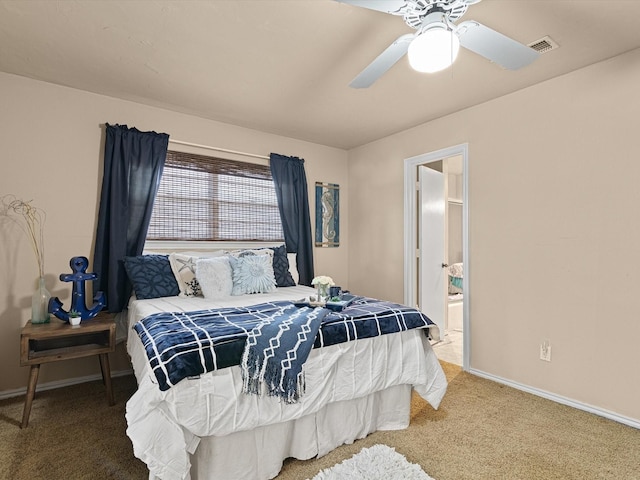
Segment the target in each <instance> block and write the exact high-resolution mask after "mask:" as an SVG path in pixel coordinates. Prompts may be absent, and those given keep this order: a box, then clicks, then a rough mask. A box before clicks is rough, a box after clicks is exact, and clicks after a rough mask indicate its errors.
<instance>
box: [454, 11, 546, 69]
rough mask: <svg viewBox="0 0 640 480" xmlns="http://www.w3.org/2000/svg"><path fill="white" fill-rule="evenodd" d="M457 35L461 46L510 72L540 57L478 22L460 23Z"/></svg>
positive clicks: (529, 49)
mask: <svg viewBox="0 0 640 480" xmlns="http://www.w3.org/2000/svg"><path fill="white" fill-rule="evenodd" d="M456 34H457V35H458V38H460V45H462V46H463V47H465V48H466V49H468V50H471V51H472V52H474V53H477V54H478V55H481V56H483V57H484V58H486V59H488V60H491V61H492V62H494V63H497V64H498V65H501V66H503V67H504V68H507V69H509V70H518V69H519V68H522V67H525V66H527V65H529V64H530V63H531V62H533V61H534V60H535V59H536V58H538V57H539V56H540V54H539V53H538V52H536V51H535V50H533V49H532V48H529V47H527V46H526V45H523V44H522V43H519V42H516V41H515V40H513V39H511V38H509V37H507V36H506V35H503V34H501V33H499V32H496V31H495V30H492V29H491V28H489V27H485V26H484V25H482V24H481V23H478V22H474V21H468V22H462V23H459V24H458V26H457V28H456Z"/></svg>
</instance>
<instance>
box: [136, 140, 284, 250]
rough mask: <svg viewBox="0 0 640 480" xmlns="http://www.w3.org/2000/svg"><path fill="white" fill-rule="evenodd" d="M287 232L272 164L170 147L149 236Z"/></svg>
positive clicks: (204, 237) (220, 237)
mask: <svg viewBox="0 0 640 480" xmlns="http://www.w3.org/2000/svg"><path fill="white" fill-rule="evenodd" d="M283 238H284V235H283V233H282V223H281V221H280V213H279V210H278V200H277V198H276V191H275V187H274V184H273V179H272V178H271V170H270V168H269V166H267V165H259V164H255V163H247V162H238V161H234V160H226V159H221V158H215V157H208V156H204V155H196V154H191V153H183V152H173V151H169V152H167V161H166V163H165V166H164V171H163V173H162V179H161V180H160V187H159V189H158V195H157V196H156V200H155V203H154V206H153V213H152V215H151V223H150V225H149V231H148V233H147V240H187V241H234V242H242V241H254V242H255V241H258V242H260V241H264V242H280V241H283Z"/></svg>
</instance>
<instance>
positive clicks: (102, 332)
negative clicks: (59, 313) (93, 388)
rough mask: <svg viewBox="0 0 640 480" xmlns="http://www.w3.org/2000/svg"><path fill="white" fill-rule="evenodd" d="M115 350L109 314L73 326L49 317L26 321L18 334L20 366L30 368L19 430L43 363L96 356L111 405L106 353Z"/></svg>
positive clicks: (26, 420)
mask: <svg viewBox="0 0 640 480" xmlns="http://www.w3.org/2000/svg"><path fill="white" fill-rule="evenodd" d="M115 349H116V323H115V321H114V320H113V316H112V315H111V314H109V313H99V314H98V315H97V316H96V317H94V318H92V319H89V320H83V321H82V323H81V324H80V325H78V326H76V327H74V326H71V325H70V324H68V323H64V322H63V321H61V320H59V319H57V318H55V317H52V318H51V321H50V323H43V324H36V325H32V324H31V321H29V322H28V323H27V324H26V325H25V326H24V328H23V329H22V333H21V334H20V365H21V366H27V365H29V366H31V371H30V373H29V387H28V389H27V398H26V400H25V402H24V412H23V414H22V425H21V428H26V427H27V426H28V425H29V414H30V413H31V404H32V403H33V396H34V395H35V393H36V384H37V383H38V373H39V372H40V365H41V364H43V363H49V362H57V361H60V360H69V359H72V358H81V357H89V356H91V355H98V356H99V358H100V369H101V370H102V380H103V381H104V384H105V387H106V390H107V401H108V402H109V405H113V404H114V401H113V390H112V388H111V368H110V367H109V355H108V354H109V352H114V351H115Z"/></svg>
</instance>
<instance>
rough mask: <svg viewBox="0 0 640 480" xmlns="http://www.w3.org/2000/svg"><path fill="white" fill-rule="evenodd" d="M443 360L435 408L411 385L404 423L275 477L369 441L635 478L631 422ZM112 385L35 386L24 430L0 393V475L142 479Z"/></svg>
mask: <svg viewBox="0 0 640 480" xmlns="http://www.w3.org/2000/svg"><path fill="white" fill-rule="evenodd" d="M441 363H442V365H443V367H444V369H445V373H446V374H447V378H448V379H449V388H448V391H447V394H446V395H445V397H444V399H443V401H442V405H441V406H440V409H439V410H437V411H436V410H433V409H432V408H431V407H430V406H429V405H428V404H427V403H426V402H425V401H424V400H422V399H421V398H420V397H419V396H417V395H414V397H413V401H412V413H411V425H410V426H409V428H408V429H406V430H401V431H391V432H375V433H373V434H371V435H369V436H368V437H366V438H364V439H362V440H358V441H356V442H355V443H354V444H352V445H343V446H341V447H339V448H337V449H336V450H334V451H332V452H330V453H329V454H328V455H326V456H324V457H322V458H319V459H313V460H307V461H300V460H294V459H288V460H286V461H285V464H284V466H283V469H282V471H281V473H280V475H279V476H278V477H277V480H304V479H308V478H313V477H314V476H315V475H316V474H317V473H318V472H320V471H321V470H323V469H326V468H329V467H331V466H333V465H335V464H337V463H340V462H342V461H343V460H345V459H347V458H350V457H351V456H353V455H354V454H356V453H358V452H359V451H360V450H362V449H363V448H365V447H371V446H373V445H375V444H382V445H388V446H390V447H393V448H395V450H396V451H397V452H398V453H400V454H401V455H404V456H405V457H406V459H407V460H408V461H409V462H411V463H416V464H418V465H420V466H421V467H422V469H423V470H424V471H425V472H428V474H429V475H430V476H432V477H433V478H435V479H437V480H467V479H469V480H476V479H526V480H531V479H533V480H536V479H544V480H554V479H558V480H560V479H562V480H584V479H607V480H609V479H610V480H622V479H624V480H640V431H639V430H636V429H634V428H632V427H628V426H625V425H622V424H619V423H616V422H613V421H611V420H607V419H605V418H602V417H598V416H596V415H592V414H589V413H586V412H583V411H580V410H576V409H573V408H571V407H567V406H564V405H560V404H557V403H555V402H552V401H550V400H546V399H543V398H540V397H536V396H534V395H531V394H528V393H525V392H521V391H518V390H515V389H513V388H510V387H507V386H504V385H500V384H498V383H495V382H492V381H489V380H486V379H482V378H479V377H475V376H473V375H470V374H468V373H465V372H462V371H461V369H460V367H458V366H456V365H452V364H448V363H446V362H441ZM113 387H114V395H115V400H116V405H114V406H112V407H109V406H108V405H107V401H106V398H105V392H104V386H103V385H102V383H101V382H99V381H98V382H90V383H85V384H81V385H74V386H70V387H65V388H60V389H57V390H49V391H44V392H37V393H36V398H35V400H34V403H33V408H32V412H31V418H30V423H29V427H28V428H26V429H24V430H21V429H20V427H19V425H20V421H21V419H22V408H23V405H24V403H23V402H24V397H15V398H10V399H6V400H2V401H0V479H3V480H4V479H6V480H39V479H47V480H68V479H71V480H73V479H87V480H89V479H90V480H107V479H127V480H129V479H131V480H144V479H147V478H148V472H147V470H146V467H145V465H144V464H143V463H142V462H140V461H139V460H137V459H136V458H135V457H134V456H133V451H132V446H131V442H130V441H129V439H128V437H127V436H126V434H125V430H126V422H125V419H124V411H125V403H126V401H127V400H128V398H129V397H130V396H131V395H132V394H133V392H134V391H135V388H136V383H135V379H134V378H133V377H119V378H114V379H113ZM223 480H234V479H223ZM238 480H241V479H238Z"/></svg>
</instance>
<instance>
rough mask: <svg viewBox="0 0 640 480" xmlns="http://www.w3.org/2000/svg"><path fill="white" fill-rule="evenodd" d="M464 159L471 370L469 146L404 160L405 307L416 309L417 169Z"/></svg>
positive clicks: (466, 348) (465, 357) (465, 359)
mask: <svg viewBox="0 0 640 480" xmlns="http://www.w3.org/2000/svg"><path fill="white" fill-rule="evenodd" d="M458 155H459V156H462V256H463V259H464V276H463V279H462V291H463V292H464V301H463V309H462V329H463V331H464V334H463V346H462V351H463V354H462V369H463V370H465V371H468V370H469V367H470V365H469V359H470V357H471V322H470V318H469V312H470V311H471V310H470V305H471V295H470V293H471V292H470V289H469V271H470V269H469V265H470V263H471V262H470V260H471V258H470V256H469V144H467V143H462V144H459V145H454V146H452V147H448V148H443V149H441V150H436V151H434V152H430V153H425V154H422V155H417V156H415V157H410V158H406V159H405V160H404V303H405V305H409V306H415V305H416V302H417V298H418V292H417V265H416V252H417V250H418V195H417V194H416V191H417V184H418V172H417V170H418V169H417V167H418V165H423V164H426V163H432V162H437V161H439V160H444V159H446V158H449V157H455V156H458Z"/></svg>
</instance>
